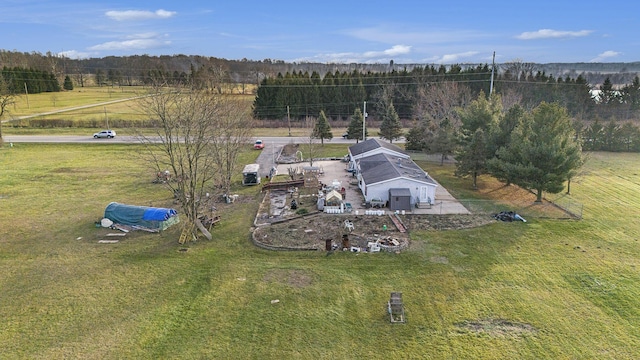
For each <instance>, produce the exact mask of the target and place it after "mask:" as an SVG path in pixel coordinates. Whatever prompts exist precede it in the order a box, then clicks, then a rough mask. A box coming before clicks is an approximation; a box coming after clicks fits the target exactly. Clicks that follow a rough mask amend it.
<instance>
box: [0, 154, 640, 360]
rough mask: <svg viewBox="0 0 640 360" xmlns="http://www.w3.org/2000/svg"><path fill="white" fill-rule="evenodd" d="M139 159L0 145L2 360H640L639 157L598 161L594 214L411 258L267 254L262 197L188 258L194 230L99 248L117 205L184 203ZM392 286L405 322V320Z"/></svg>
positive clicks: (583, 198) (590, 184) (483, 234)
mask: <svg viewBox="0 0 640 360" xmlns="http://www.w3.org/2000/svg"><path fill="white" fill-rule="evenodd" d="M327 151H329V150H327ZM331 151H336V152H340V150H336V149H333V150H331ZM135 154H136V145H116V144H105V145H95V144H94V145H91V146H86V145H69V144H67V145H53V144H48V145H38V144H17V145H15V146H14V147H13V148H8V147H5V148H2V149H0V169H2V171H1V172H0V273H1V274H2V276H1V277H0V289H1V293H0V319H2V321H1V322H0V358H2V359H25V358H27V359H63V358H64V359H69V358H82V359H175V358H184V359H194V358H198V359H220V358H225V359H289V358H294V359H308V358H314V359H360V358H374V359H395V358H404V359H429V358H433V359H441V358H447V359H448V358H459V359H468V358H482V359H505V358H528V359H557V358H565V359H577V358H592V359H636V358H638V357H640V350H639V349H640V273H639V272H638V266H640V263H639V260H638V259H640V249H639V248H638V246H639V245H638V234H640V222H639V220H638V217H637V214H638V213H639V212H640V211H639V207H640V206H639V205H638V204H640V155H638V154H603V153H596V154H591V156H590V160H589V161H588V163H587V165H586V167H585V171H584V172H583V174H582V175H581V176H580V177H579V178H577V179H575V181H574V182H573V184H572V195H571V197H572V198H574V199H575V200H576V201H578V202H581V203H583V204H584V213H583V220H580V221H573V220H539V219H530V221H529V222H527V223H520V222H518V223H495V224H492V225H488V226H485V227H481V228H476V229H468V230H461V231H444V232H436V231H425V232H420V233H413V234H412V235H411V236H412V245H411V249H410V251H407V252H403V253H400V254H386V253H380V254H354V253H336V254H333V255H331V256H326V254H325V253H322V252H269V251H265V250H260V249H257V248H255V247H253V246H252V245H251V243H250V241H249V229H250V227H251V224H252V220H253V215H254V214H255V212H256V210H257V206H258V205H257V202H258V201H259V200H260V198H261V197H260V194H259V189H258V188H255V187H248V188H241V187H238V188H237V189H235V190H236V191H238V192H239V193H241V194H243V195H244V196H245V197H246V198H245V201H241V202H239V203H235V204H231V205H226V204H220V207H219V211H220V212H221V214H222V217H223V221H222V222H221V223H220V225H219V226H217V227H216V228H215V229H214V231H213V236H214V240H212V241H207V240H203V241H199V242H197V243H193V244H190V245H188V246H186V248H188V251H186V252H185V251H179V250H180V249H181V248H183V246H181V245H179V244H178V243H177V239H178V236H179V228H178V227H174V228H171V229H169V230H168V231H166V232H164V233H162V234H148V233H132V234H130V235H127V237H125V238H124V239H122V240H121V241H120V242H119V243H117V244H99V243H98V240H100V239H103V238H104V235H105V234H106V233H107V232H110V231H107V230H104V229H98V228H96V227H95V226H94V222H95V221H97V220H99V219H100V218H101V216H102V214H103V212H104V208H105V206H106V205H107V204H108V203H109V202H110V201H118V202H123V203H132V204H138V205H153V206H170V205H171V200H172V198H171V194H170V193H168V192H167V191H166V190H164V189H163V188H162V186H161V185H157V184H152V182H151V180H152V179H153V172H152V171H150V170H149V169H147V168H146V166H145V165H144V164H142V165H141V162H140V160H139V159H137V158H136V156H135ZM255 156H257V152H247V153H246V154H244V155H243V161H247V162H249V161H252V159H253V157H255ZM425 166H431V167H433V168H432V169H427V170H429V172H430V174H432V175H433V176H435V177H436V179H438V180H441V181H442V182H443V183H444V182H447V183H448V184H451V185H454V184H456V181H455V180H454V179H453V178H450V175H448V172H447V171H443V168H440V167H438V166H437V165H428V164H427V165H425ZM237 182H238V183H239V179H238V181H237ZM458 184H459V186H460V187H461V189H452V192H454V193H455V192H456V191H459V192H461V193H464V191H467V190H466V189H464V188H463V187H464V185H462V184H463V183H458ZM391 291H401V292H403V297H404V302H405V307H406V315H407V318H408V322H407V323H406V324H402V325H392V324H390V323H389V321H388V317H387V314H386V302H387V300H388V298H389V293H390V292H391ZM272 300H279V302H277V303H273V304H272Z"/></svg>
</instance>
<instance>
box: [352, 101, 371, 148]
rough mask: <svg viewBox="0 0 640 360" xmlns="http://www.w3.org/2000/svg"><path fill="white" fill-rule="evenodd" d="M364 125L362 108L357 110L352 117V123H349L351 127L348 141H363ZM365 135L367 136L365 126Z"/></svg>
mask: <svg viewBox="0 0 640 360" xmlns="http://www.w3.org/2000/svg"><path fill="white" fill-rule="evenodd" d="M363 124H364V116H363V115H362V111H360V108H356V111H354V113H353V115H352V116H351V121H350V122H349V127H348V128H347V139H356V143H357V142H358V141H359V140H363V139H362V126H363ZM364 132H365V133H364V135H365V136H367V135H368V133H367V129H366V125H365V130H364Z"/></svg>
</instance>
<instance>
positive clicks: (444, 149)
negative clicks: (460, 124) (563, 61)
mask: <svg viewBox="0 0 640 360" xmlns="http://www.w3.org/2000/svg"><path fill="white" fill-rule="evenodd" d="M456 145H457V142H456V134H455V129H454V128H453V124H451V122H450V121H449V119H446V118H445V119H444V120H442V121H441V122H440V126H438V129H437V130H436V132H435V136H433V141H432V142H431V145H430V146H429V152H431V153H434V154H440V165H443V164H444V160H445V159H447V158H448V157H449V156H450V155H453V153H454V152H455V149H456Z"/></svg>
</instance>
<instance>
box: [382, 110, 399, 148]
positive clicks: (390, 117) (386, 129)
mask: <svg viewBox="0 0 640 360" xmlns="http://www.w3.org/2000/svg"><path fill="white" fill-rule="evenodd" d="M402 135H403V133H402V124H400V117H398V113H397V112H396V109H395V107H394V106H393V103H391V104H389V106H388V107H387V111H386V112H385V114H384V116H383V117H382V123H381V124H380V137H381V138H383V139H387V140H389V142H390V143H393V140H396V139H399V138H400V137H401V136H402Z"/></svg>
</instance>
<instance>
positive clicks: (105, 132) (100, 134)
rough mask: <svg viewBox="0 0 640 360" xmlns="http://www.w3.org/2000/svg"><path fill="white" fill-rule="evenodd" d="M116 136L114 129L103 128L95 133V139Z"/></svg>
mask: <svg viewBox="0 0 640 360" xmlns="http://www.w3.org/2000/svg"><path fill="white" fill-rule="evenodd" d="M114 137H116V132H115V131H113V130H102V131H100V132H97V133H95V134H93V138H94V139H99V138H107V139H113V138H114Z"/></svg>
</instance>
